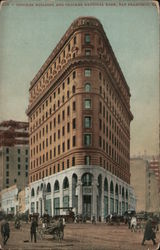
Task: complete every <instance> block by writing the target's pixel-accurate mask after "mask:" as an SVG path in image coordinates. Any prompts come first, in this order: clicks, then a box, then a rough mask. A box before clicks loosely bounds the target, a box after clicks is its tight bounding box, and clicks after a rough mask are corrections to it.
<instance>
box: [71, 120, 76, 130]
mask: <svg viewBox="0 0 160 250" xmlns="http://www.w3.org/2000/svg"><path fill="white" fill-rule="evenodd" d="M72 128H73V129H75V128H76V118H74V119H73V120H72Z"/></svg>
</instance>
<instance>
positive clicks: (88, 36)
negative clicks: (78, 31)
mask: <svg viewBox="0 0 160 250" xmlns="http://www.w3.org/2000/svg"><path fill="white" fill-rule="evenodd" d="M90 41H91V40H90V35H89V34H85V43H90Z"/></svg>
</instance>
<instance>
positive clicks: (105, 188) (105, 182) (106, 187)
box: [104, 178, 108, 192]
mask: <svg viewBox="0 0 160 250" xmlns="http://www.w3.org/2000/svg"><path fill="white" fill-rule="evenodd" d="M104 191H106V192H108V181H107V178H105V180H104Z"/></svg>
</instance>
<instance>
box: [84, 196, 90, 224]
mask: <svg viewBox="0 0 160 250" xmlns="http://www.w3.org/2000/svg"><path fill="white" fill-rule="evenodd" d="M83 215H85V216H86V218H87V219H89V220H90V219H91V195H83Z"/></svg>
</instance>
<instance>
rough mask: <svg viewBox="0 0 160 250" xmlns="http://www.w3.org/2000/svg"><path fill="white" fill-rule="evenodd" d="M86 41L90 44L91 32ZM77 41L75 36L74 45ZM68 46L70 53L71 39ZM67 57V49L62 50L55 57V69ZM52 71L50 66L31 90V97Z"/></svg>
mask: <svg viewBox="0 0 160 250" xmlns="http://www.w3.org/2000/svg"><path fill="white" fill-rule="evenodd" d="M84 42H85V44H90V35H89V34H85V35H84ZM76 43H77V37H76V36H74V38H73V46H75V45H76ZM66 47H67V52H68V53H69V52H70V51H71V41H70V43H68V45H67V46H66ZM89 52H90V51H89ZM89 52H88V51H86V54H87V55H88V53H89ZM73 54H74V56H75V53H73ZM65 57H66V49H64V50H63V51H62V53H61V54H60V55H59V56H58V57H57V59H55V62H54V70H56V69H57V68H58V64H60V63H61V60H62V59H64V58H65ZM52 73H53V68H52V66H51V67H50V68H49V70H48V71H47V72H46V73H45V75H43V77H42V78H41V79H40V82H39V84H37V86H36V87H35V88H34V89H33V90H32V91H31V97H32V96H34V94H35V92H36V90H38V87H41V85H42V83H44V82H45V80H47V79H48V77H49V74H52Z"/></svg>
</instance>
